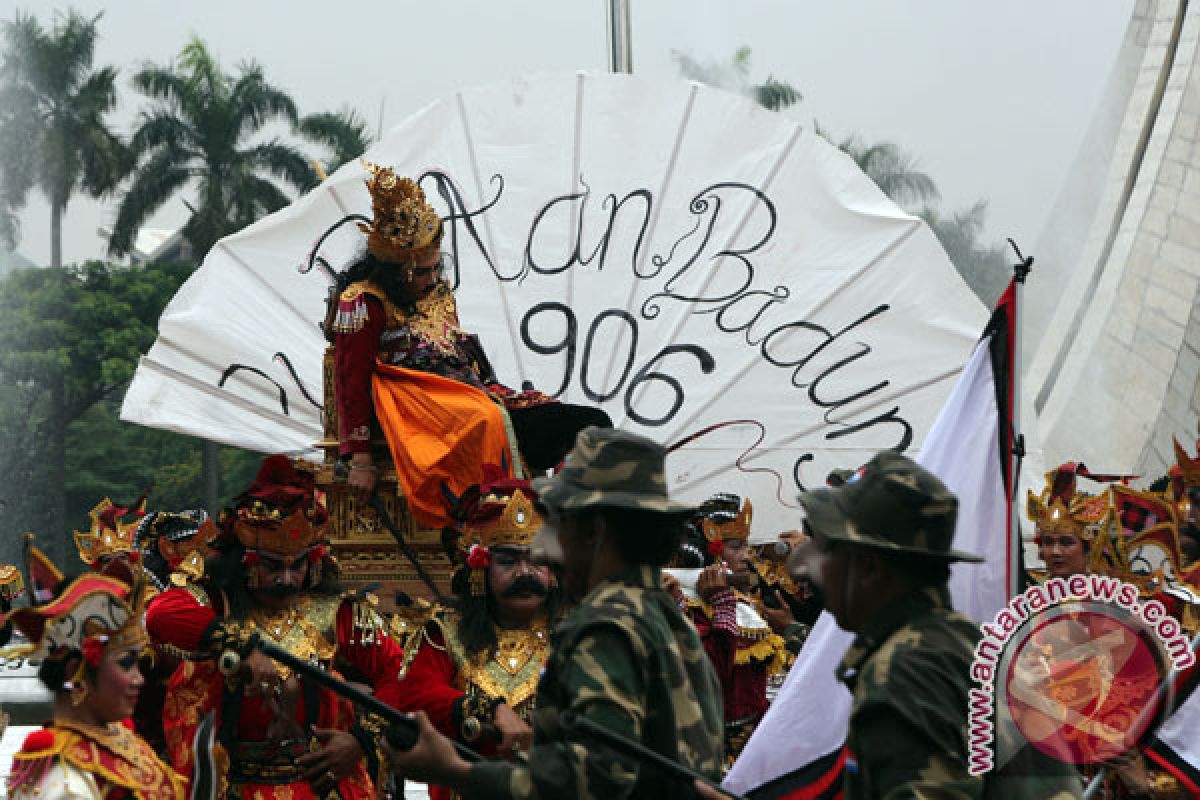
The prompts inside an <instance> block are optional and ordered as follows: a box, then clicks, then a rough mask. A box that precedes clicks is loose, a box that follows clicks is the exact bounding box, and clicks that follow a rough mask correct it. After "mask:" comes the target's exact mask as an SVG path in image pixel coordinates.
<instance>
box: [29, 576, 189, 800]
mask: <svg viewBox="0 0 1200 800" xmlns="http://www.w3.org/2000/svg"><path fill="white" fill-rule="evenodd" d="M114 571H119V570H114ZM59 574H61V573H59ZM122 574H123V577H124V578H125V580H118V579H116V578H114V577H111V576H108V575H98V574H87V575H84V576H83V577H81V578H79V579H78V580H76V581H74V582H73V583H71V584H70V585H69V586H67V587H66V588H65V589H63V590H62V591H61V593H59V594H58V596H57V598H56V599H53V600H51V601H50V602H49V603H47V604H45V605H43V606H39V607H36V608H22V609H19V610H17V611H14V612H13V613H12V614H10V615H9V617H8V621H11V622H12V624H13V626H14V627H15V628H16V629H17V630H19V631H20V632H21V633H23V634H24V635H25V636H26V638H27V639H28V640H29V644H28V645H24V646H20V647H21V649H22V652H23V654H24V655H27V656H29V657H30V658H31V660H34V661H41V667H40V668H39V670H38V677H39V678H40V679H41V681H42V683H43V684H45V686H46V687H47V688H48V689H50V690H51V691H52V692H53V693H54V719H53V720H52V721H51V722H50V723H49V724H48V725H47V726H46V727H45V728H43V729H42V730H38V731H35V732H33V733H31V734H30V735H29V736H28V738H26V740H25V744H24V745H23V746H22V748H21V750H20V751H19V752H18V753H17V754H16V755H15V756H14V757H13V765H12V771H11V773H10V774H9V778H8V796H9V797H10V798H14V799H15V800H35V798H36V800H67V799H68V798H70V800H83V799H84V798H87V800H115V799H116V798H126V797H132V798H136V800H183V798H184V797H185V796H186V793H185V791H184V780H183V779H182V778H181V777H180V776H179V775H177V774H176V773H175V772H174V771H173V770H172V769H171V768H170V767H168V766H167V765H166V764H165V763H163V761H162V760H161V759H159V757H158V756H157V755H155V753H154V750H153V749H152V748H151V747H150V745H149V744H147V743H146V742H145V741H144V740H143V739H142V738H141V737H139V736H138V735H137V734H136V733H134V732H133V730H132V725H130V724H129V722H128V721H129V716H130V715H131V714H132V713H133V709H134V705H135V704H136V703H137V699H138V695H139V693H140V690H141V688H142V685H143V678H142V675H141V673H140V672H139V671H138V659H139V657H140V656H141V654H142V652H143V650H144V649H145V647H146V645H147V638H146V632H145V629H144V628H143V627H142V611H143V608H142V605H141V603H142V601H143V600H144V598H145V594H144V593H143V592H141V591H140V588H139V587H136V586H135V587H134V588H131V582H132V583H136V581H135V580H134V578H133V574H134V573H131V572H130V571H128V570H124V571H123V572H122ZM60 588H61V587H54V588H53V589H51V591H52V592H58V590H59V589H60Z"/></svg>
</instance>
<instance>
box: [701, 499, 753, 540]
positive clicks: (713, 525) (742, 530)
mask: <svg viewBox="0 0 1200 800" xmlns="http://www.w3.org/2000/svg"><path fill="white" fill-rule="evenodd" d="M730 517H732V518H730ZM753 518H754V506H753V505H752V504H751V503H750V499H749V498H746V499H745V500H744V501H742V507H741V510H740V511H738V513H737V514H736V515H732V514H730V513H729V512H723V511H714V512H712V514H710V515H709V516H707V517H705V518H704V521H703V522H702V527H703V529H704V538H706V539H708V540H709V541H710V542H715V541H722V542H730V541H742V542H744V541H746V540H747V539H749V538H750V524H751V522H752V521H753Z"/></svg>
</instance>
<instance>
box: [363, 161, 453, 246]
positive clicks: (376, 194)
mask: <svg viewBox="0 0 1200 800" xmlns="http://www.w3.org/2000/svg"><path fill="white" fill-rule="evenodd" d="M362 163H363V166H365V167H366V168H367V170H368V171H369V172H370V173H371V177H370V178H369V179H367V190H368V191H370V193H371V211H372V215H373V217H374V218H373V219H372V221H371V223H370V224H369V225H368V224H367V223H364V222H360V223H359V224H358V228H359V230H361V231H362V232H363V233H365V234H367V250H369V251H370V252H371V254H372V255H373V256H375V257H376V258H378V259H380V260H382V261H387V262H390V263H397V264H398V263H405V262H407V261H409V260H410V259H411V257H412V256H413V254H414V253H415V252H416V251H419V250H424V249H425V248H428V247H430V246H433V245H436V244H437V243H438V242H439V241H440V239H441V233H442V218H441V217H440V216H438V213H437V211H436V210H434V208H433V206H431V205H429V203H428V202H427V201H426V200H425V192H424V191H423V190H422V189H421V187H420V186H418V185H417V182H416V181H414V180H413V179H412V178H401V177H399V176H398V175H396V173H395V172H394V171H393V170H392V168H391V167H381V166H379V165H378V164H372V163H370V162H369V161H364V162H362Z"/></svg>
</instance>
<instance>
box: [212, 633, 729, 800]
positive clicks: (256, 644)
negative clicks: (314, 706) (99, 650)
mask: <svg viewBox="0 0 1200 800" xmlns="http://www.w3.org/2000/svg"><path fill="white" fill-rule="evenodd" d="M241 649H243V650H245V651H246V652H249V651H250V650H258V651H259V652H261V653H262V654H263V655H266V656H268V657H270V658H273V659H275V660H276V661H278V662H279V663H281V664H283V665H284V666H287V667H290V668H291V669H292V670H293V671H295V672H296V673H297V674H302V675H305V676H306V677H309V678H312V679H313V680H314V681H316V682H317V683H319V684H321V685H322V686H324V687H325V688H326V689H329V690H330V691H332V692H333V693H335V694H338V695H341V696H342V697H345V698H346V699H347V700H349V701H350V702H352V703H354V704H355V705H356V706H359V707H362V708H365V709H367V710H368V711H371V712H373V713H375V714H378V715H379V716H380V717H382V718H383V719H384V720H385V721H386V722H387V723H388V729H387V732H386V734H385V735H386V736H387V739H388V743H389V744H391V745H392V746H393V747H395V748H396V749H398V750H410V749H412V747H413V746H414V745H415V744H416V743H417V724H416V722H414V721H413V720H412V719H410V718H409V717H408V716H407V715H406V714H403V713H401V712H399V711H397V710H396V709H394V708H392V707H391V706H389V705H387V704H386V703H384V702H383V701H381V700H379V699H378V698H376V697H373V696H371V695H369V694H367V693H365V692H363V691H360V690H359V689H356V688H355V687H353V686H351V685H350V684H348V683H346V682H345V681H343V680H340V679H338V678H335V677H334V676H333V675H331V674H330V673H328V672H326V671H325V670H323V669H321V668H320V667H319V666H317V665H316V664H313V663H312V662H310V661H306V660H305V659H303V658H300V657H298V656H295V655H293V654H292V653H289V652H288V651H287V650H284V649H283V648H282V647H280V646H279V645H277V644H274V643H273V642H268V641H266V640H264V639H263V638H262V637H261V636H260V635H259V634H257V633H255V634H252V635H251V636H250V637H249V638H248V639H247V640H245V642H244V644H243V645H242V648H241ZM233 652H235V651H232V650H227V651H226V652H225V653H223V654H222V655H221V660H220V662H219V663H220V664H221V669H222V672H231V671H233V669H236V666H230V665H229V664H227V663H225V662H226V659H227V658H228V657H229V656H230V655H231V654H232V653H233ZM558 722H559V725H561V726H562V728H563V730H564V732H566V733H567V734H568V735H570V734H574V735H575V738H577V739H578V738H587V737H590V738H592V739H595V740H597V741H600V742H602V743H604V744H605V745H607V746H608V747H610V748H612V749H613V750H616V751H617V752H618V753H621V754H622V755H625V756H628V757H629V758H632V759H634V760H635V761H638V762H641V763H642V764H644V765H646V766H650V767H653V768H655V769H658V770H661V771H662V772H664V773H665V774H666V775H669V776H671V777H674V778H678V779H679V780H681V781H684V782H685V783H687V785H689V786H690V785H691V784H692V782H693V781H696V780H699V781H702V782H704V783H707V784H708V785H710V786H713V787H714V788H716V789H718V790H719V791H721V792H723V793H724V794H726V795H728V796H729V797H730V798H731V800H746V798H744V797H742V796H741V795H737V794H734V793H732V792H730V791H728V790H726V789H721V787H720V786H717V784H715V783H713V782H712V781H710V780H709V779H708V778H706V777H705V776H704V775H701V774H700V773H699V772H696V771H695V770H693V769H691V768H690V767H685V766H684V765H682V764H680V763H678V762H676V761H672V760H671V759H669V758H667V757H666V756H663V755H662V754H660V753H656V752H654V751H653V750H651V749H650V748H648V747H646V746H645V745H643V744H641V743H640V742H635V741H632V740H630V739H627V738H625V737H624V736H622V735H620V734H619V733H614V732H613V731H611V730H609V729H608V728H605V727H604V726H603V725H598V724H596V723H595V722H593V721H592V720H590V719H587V718H586V717H581V716H579V715H578V714H576V713H575V712H573V711H564V712H562V713H561V714H560V715H559V717H558ZM451 744H453V745H454V749H455V750H456V751H457V752H458V754H459V756H461V757H462V759H463V760H464V761H467V762H468V763H476V762H479V761H483V760H484V758H483V756H481V755H479V753H476V752H475V751H474V750H472V749H471V748H469V747H466V746H465V745H462V744H459V743H458V742H454V741H452V742H451Z"/></svg>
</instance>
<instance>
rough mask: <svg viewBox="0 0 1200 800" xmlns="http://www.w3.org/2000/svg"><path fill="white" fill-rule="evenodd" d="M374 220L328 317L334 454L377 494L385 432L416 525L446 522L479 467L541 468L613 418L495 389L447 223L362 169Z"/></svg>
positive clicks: (416, 195) (356, 483)
mask: <svg viewBox="0 0 1200 800" xmlns="http://www.w3.org/2000/svg"><path fill="white" fill-rule="evenodd" d="M367 166H368V169H370V171H371V178H370V179H369V180H368V181H367V188H368V189H369V190H370V192H371V200H372V209H373V220H372V222H371V223H370V224H365V223H363V224H360V226H359V227H360V228H361V229H362V230H363V232H364V233H366V234H367V252H366V255H365V256H364V257H363V258H362V259H360V260H359V261H357V262H356V263H354V264H353V265H351V266H350V267H349V268H348V269H347V270H346V271H345V272H343V273H342V274H341V275H340V276H339V279H338V284H337V287H336V290H337V293H336V298H335V299H334V300H333V301H332V302H331V307H330V309H329V313H328V315H327V317H326V321H325V331H326V335H327V336H328V337H329V338H330V339H331V341H332V342H333V344H334V349H335V365H334V393H335V395H336V398H337V412H338V427H339V430H338V438H339V453H340V455H341V457H342V458H343V459H348V461H349V470H350V473H349V478H348V482H349V484H350V485H351V486H352V487H354V488H355V489H357V490H359V491H361V492H362V493H364V494H370V492H372V491H373V490H374V488H375V483H376V479H377V468H378V467H377V465H376V464H375V463H374V457H373V455H372V450H371V440H372V438H373V434H374V431H375V430H376V429H377V428H376V425H377V426H378V429H379V430H381V432H382V434H383V436H384V437H385V438H386V439H387V442H388V449H389V450H390V452H391V455H392V458H393V460H394V462H395V469H396V476H397V480H398V481H399V484H400V487H401V489H402V490H403V491H404V494H405V496H406V499H407V501H408V505H409V509H410V510H411V512H412V514H413V516H414V517H415V518H416V519H417V521H418V522H420V523H422V524H424V525H425V526H427V527H430V528H442V527H446V526H449V525H451V524H452V522H453V518H452V516H451V508H452V506H453V504H454V502H455V501H456V499H457V498H458V497H459V496H460V495H461V494H462V493H463V491H464V490H465V489H467V488H468V487H469V486H471V485H474V484H478V483H479V482H480V474H479V470H480V465H482V464H502V465H504V467H505V469H506V471H508V472H509V473H511V474H512V475H513V476H514V477H517V478H521V477H524V470H525V468H526V467H528V468H530V469H532V470H535V471H544V470H546V469H549V468H552V467H554V466H555V465H556V464H558V462H559V461H560V460H561V459H562V457H563V455H564V454H565V453H566V452H567V451H569V450H570V448H571V445H572V443H573V442H574V438H575V433H576V432H577V431H578V430H580V429H582V428H584V427H587V426H589V425H600V426H603V427H610V426H611V422H610V420H609V418H608V415H607V414H605V413H604V412H603V411H601V410H599V409H595V408H590V407H583V406H572V405H569V404H564V403H558V402H556V401H555V400H553V399H552V398H550V397H548V396H546V395H544V394H542V393H540V392H537V391H534V390H532V389H527V390H525V391H520V392H516V391H513V390H511V389H509V388H507V387H505V386H503V385H502V384H500V383H499V382H498V381H497V379H496V376H495V375H494V374H493V372H492V368H491V365H490V364H489V363H488V359H487V356H486V355H485V353H484V351H483V347H482V346H481V344H480V342H479V339H478V337H476V336H474V335H473V334H470V333H468V332H467V331H466V330H465V329H464V328H463V327H462V325H461V324H460V322H459V319H458V310H457V307H456V305H455V301H454V293H453V291H452V289H451V287H450V284H449V283H448V282H447V281H446V280H445V279H444V278H443V275H442V272H443V266H444V261H443V256H442V253H441V249H440V248H441V241H442V233H443V227H442V220H441V218H440V217H439V216H438V214H437V212H436V211H435V210H434V209H433V207H432V206H430V205H429V204H428V203H427V202H426V200H425V194H424V192H423V191H422V190H421V188H420V187H419V186H418V185H417V184H416V182H415V181H413V180H411V179H409V178H402V177H398V176H397V175H396V174H395V173H394V172H393V171H392V170H391V169H390V168H383V167H378V166H375V165H373V164H368V165H367Z"/></svg>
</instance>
